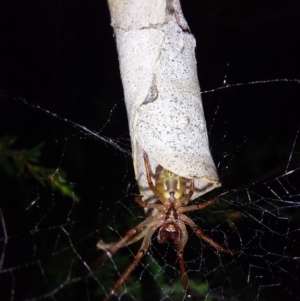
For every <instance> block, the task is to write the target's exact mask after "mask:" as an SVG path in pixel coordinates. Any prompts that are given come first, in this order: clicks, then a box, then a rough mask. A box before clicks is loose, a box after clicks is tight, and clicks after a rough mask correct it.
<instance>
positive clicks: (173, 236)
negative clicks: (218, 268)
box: [97, 153, 233, 301]
mask: <svg viewBox="0 0 300 301" xmlns="http://www.w3.org/2000/svg"><path fill="white" fill-rule="evenodd" d="M144 161H145V167H146V175H147V181H148V185H149V187H150V188H151V190H152V191H153V193H154V194H155V196H156V197H157V198H158V201H159V202H158V203H154V204H153V203H152V204H149V203H146V202H143V201H142V197H141V196H138V197H136V198H135V201H136V202H137V203H138V204H139V205H140V206H142V207H144V208H146V209H153V210H152V211H151V213H150V216H149V217H147V218H146V219H145V220H144V221H143V222H141V223H140V224H138V225H137V226H135V227H134V228H132V229H131V230H129V231H128V232H127V233H126V235H125V236H124V237H123V238H121V239H120V240H119V241H118V242H116V243H109V244H106V243H104V242H103V241H102V240H100V241H99V242H98V244H97V247H98V248H99V249H102V250H105V251H106V256H109V257H111V256H112V255H114V254H115V253H116V252H117V251H118V250H119V249H120V248H122V247H124V246H127V245H129V244H132V243H134V242H136V241H138V240H140V239H141V238H144V239H143V242H142V245H141V247H140V249H139V251H138V253H137V254H136V256H135V258H134V260H133V262H132V263H131V264H130V265H129V267H128V268H127V269H126V271H125V272H124V273H123V274H122V275H121V277H120V278H119V280H118V281H117V282H116V284H115V285H114V287H113V289H112V290H111V291H110V292H109V293H108V294H107V296H106V298H105V299H104V301H108V300H109V299H110V298H111V296H112V295H113V294H114V293H115V292H116V291H117V290H118V289H119V287H120V286H121V285H122V284H123V283H124V281H125V280H126V279H127V277H128V276H129V275H130V273H131V272H132V271H133V270H134V268H135V267H136V266H137V265H138V264H139V262H140V260H141V258H142V257H143V256H144V254H145V253H146V251H147V249H148V247H149V244H150V242H151V238H152V235H153V234H154V232H156V231H157V230H158V236H157V240H158V242H159V243H163V242H165V241H166V240H172V241H173V242H174V244H175V245H176V248H177V258H178V263H179V268H180V273H181V278H182V284H183V288H184V292H185V295H186V296H189V295H190V292H189V288H188V278H187V274H186V268H185V263H184V259H183V251H184V246H185V244H186V242H187V239H188V233H187V229H186V225H188V226H189V227H190V228H191V229H192V230H193V231H194V232H195V233H196V235H197V236H198V237H199V238H201V239H202V240H204V241H205V242H206V243H208V244H209V245H211V246H212V247H214V248H215V249H217V250H218V251H219V252H224V253H230V254H233V253H232V252H231V251H230V250H228V249H226V248H224V247H222V246H221V245H219V244H218V243H216V242H215V241H213V240H212V239H211V238H210V237H208V236H206V235H205V234H204V233H203V231H202V230H201V229H200V228H199V227H198V226H197V225H196V224H195V223H194V222H193V221H192V220H191V219H190V218H189V217H187V216H186V215H185V214H184V213H185V212H188V211H193V210H200V209H203V208H205V207H206V206H208V205H210V204H212V203H214V202H215V201H216V198H214V199H212V200H209V201H206V202H204V203H201V204H197V205H191V206H186V205H187V204H188V203H189V202H190V201H191V200H190V199H191V197H192V195H193V192H194V180H191V181H190V186H189V192H188V193H187V194H185V192H186V187H187V180H186V179H185V178H183V177H180V176H178V175H176V174H174V173H172V172H171V171H168V170H165V169H162V170H160V171H159V172H158V173H157V174H156V177H155V185H154V184H153V182H152V178H151V171H150V166H149V161H148V156H147V154H146V153H144Z"/></svg>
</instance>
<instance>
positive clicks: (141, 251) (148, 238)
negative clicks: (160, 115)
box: [103, 224, 161, 301]
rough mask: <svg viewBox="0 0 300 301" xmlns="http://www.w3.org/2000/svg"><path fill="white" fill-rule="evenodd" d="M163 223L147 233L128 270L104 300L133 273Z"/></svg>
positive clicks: (106, 300)
mask: <svg viewBox="0 0 300 301" xmlns="http://www.w3.org/2000/svg"><path fill="white" fill-rule="evenodd" d="M160 226H161V224H159V225H158V226H155V227H152V228H151V229H149V232H148V233H147V234H146V236H145V238H144V240H143V243H142V246H141V248H140V249H139V250H138V252H137V254H136V255H135V257H134V259H133V262H132V263H131V264H130V266H129V267H128V268H127V269H126V271H125V272H124V273H123V274H122V275H121V276H120V278H119V280H118V281H117V282H116V283H115V285H114V287H113V288H112V289H111V291H110V292H109V293H108V294H107V295H106V297H105V298H104V299H103V301H108V300H109V299H110V298H111V297H112V295H114V294H115V292H116V291H117V290H118V289H119V288H120V286H121V285H122V284H123V283H124V282H125V280H126V279H127V278H128V276H129V275H130V274H131V273H132V271H133V270H134V269H135V268H136V266H137V265H138V264H139V262H140V261H141V259H142V257H143V256H144V255H145V254H146V252H147V250H148V247H149V244H150V241H151V237H152V235H153V234H154V232H155V231H156V229H157V228H158V227H160Z"/></svg>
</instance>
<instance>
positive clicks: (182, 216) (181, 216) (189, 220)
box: [179, 214, 236, 255]
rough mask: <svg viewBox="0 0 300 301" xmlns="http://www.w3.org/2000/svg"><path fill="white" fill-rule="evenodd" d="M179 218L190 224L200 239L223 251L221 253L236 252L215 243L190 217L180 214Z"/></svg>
mask: <svg viewBox="0 0 300 301" xmlns="http://www.w3.org/2000/svg"><path fill="white" fill-rule="evenodd" d="M179 219H180V220H181V221H183V222H184V223H185V224H186V225H188V226H190V227H191V228H192V230H193V231H194V232H195V233H196V235H197V236H198V237H199V238H200V239H202V240H204V241H205V242H206V243H208V244H209V245H210V246H212V247H214V248H215V249H217V251H219V252H223V253H229V254H231V255H233V254H234V253H236V252H232V251H230V250H228V249H226V248H224V247H223V246H221V245H219V244H218V243H216V242H215V241H214V240H213V239H211V238H210V237H208V236H207V235H205V234H204V232H203V231H202V230H201V229H200V228H199V227H198V226H197V225H196V224H195V223H194V222H193V221H192V220H191V219H190V218H188V217H187V216H186V215H184V214H181V215H180V217H179Z"/></svg>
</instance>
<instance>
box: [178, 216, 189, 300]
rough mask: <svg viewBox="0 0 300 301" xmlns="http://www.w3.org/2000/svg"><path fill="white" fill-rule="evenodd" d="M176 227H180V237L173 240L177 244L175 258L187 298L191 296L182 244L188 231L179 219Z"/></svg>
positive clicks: (183, 244) (186, 237)
mask: <svg viewBox="0 0 300 301" xmlns="http://www.w3.org/2000/svg"><path fill="white" fill-rule="evenodd" d="M178 227H179V229H180V232H181V235H180V238H179V239H178V240H177V241H175V244H176V245H177V259H178V263H179V269H180V274H181V280H182V285H183V289H184V293H185V297H188V298H189V297H191V293H190V289H189V284H188V282H189V278H188V276H187V273H186V268H185V262H184V258H183V251H184V246H185V244H186V242H187V239H188V233H187V230H186V227H185V225H184V223H182V222H180V221H179V223H178Z"/></svg>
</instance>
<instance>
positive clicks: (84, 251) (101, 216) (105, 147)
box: [0, 1, 300, 300]
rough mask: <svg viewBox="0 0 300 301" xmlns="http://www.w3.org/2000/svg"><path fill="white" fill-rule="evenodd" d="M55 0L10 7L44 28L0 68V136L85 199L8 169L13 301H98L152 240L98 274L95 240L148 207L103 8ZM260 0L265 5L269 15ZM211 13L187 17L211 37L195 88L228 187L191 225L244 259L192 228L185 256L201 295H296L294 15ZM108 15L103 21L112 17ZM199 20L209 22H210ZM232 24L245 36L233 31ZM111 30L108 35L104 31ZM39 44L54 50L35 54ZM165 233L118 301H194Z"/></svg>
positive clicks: (116, 233) (8, 280) (4, 274)
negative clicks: (142, 203)
mask: <svg viewBox="0 0 300 301" xmlns="http://www.w3.org/2000/svg"><path fill="white" fill-rule="evenodd" d="M54 3H55V4H54V6H53V7H51V5H50V6H49V4H47V3H43V4H41V3H39V4H34V3H32V4H31V6H30V7H28V6H26V5H25V4H24V6H23V7H22V9H20V10H16V9H14V10H13V11H14V13H16V14H17V16H18V17H20V16H21V17H23V19H22V18H21V19H20V20H19V21H18V22H21V23H22V22H23V23H22V24H27V23H26V22H24V21H28V20H29V19H30V20H32V16H35V17H36V18H37V20H35V21H34V23H33V24H29V25H27V26H29V27H26V26H25V29H24V30H25V35H24V37H22V36H21V35H17V37H18V39H16V40H17V41H19V42H20V44H22V43H24V45H27V44H26V43H25V38H26V39H28V38H30V40H29V41H30V43H31V46H30V47H28V46H25V49H24V50H23V52H20V53H19V57H13V56H12V57H11V59H12V58H13V59H14V64H13V65H10V64H9V63H7V62H4V63H3V64H2V66H4V67H3V70H4V71H2V73H1V82H0V83H1V85H2V86H3V88H5V89H6V90H9V91H11V92H12V93H7V92H4V91H3V92H1V94H0V96H1V102H0V105H1V109H0V113H1V118H0V122H1V126H0V129H1V136H3V135H7V134H9V135H15V136H17V137H18V144H17V147H19V148H22V147H24V148H26V147H32V146H34V145H36V144H38V143H39V142H41V141H45V147H44V149H43V154H42V157H41V161H42V162H43V164H45V165H46V166H51V167H53V166H54V167H55V174H53V176H54V175H60V174H61V173H62V172H63V171H66V172H67V174H68V181H69V184H70V185H71V187H72V190H73V191H74V194H75V193H76V195H78V196H79V197H80V201H79V202H76V201H74V200H72V199H71V198H66V197H63V196H61V194H60V193H59V192H58V191H56V190H55V189H54V188H49V187H48V188H47V187H41V185H40V184H39V183H37V182H36V181H34V179H32V177H30V176H29V175H27V176H24V175H15V177H14V178H13V179H12V178H8V176H7V175H5V174H4V173H1V211H0V219H1V226H0V233H1V234H0V283H1V290H0V299H1V300H101V299H102V298H103V297H104V296H105V294H106V293H108V291H109V290H110V288H111V287H112V286H113V284H114V283H115V281H116V280H117V279H118V278H119V276H120V275H121V274H122V272H123V271H124V270H125V269H126V267H127V266H128V265H129V264H130V263H131V262H132V260H133V256H134V254H136V252H137V250H138V248H139V246H140V244H141V243H140V242H137V243H135V244H133V245H130V246H129V247H125V248H123V249H121V250H120V251H119V252H118V253H117V254H116V255H115V256H113V257H112V258H111V259H110V260H109V261H107V262H106V263H103V264H100V265H95V264H94V263H95V262H96V261H97V258H98V257H99V256H100V255H101V254H102V253H103V252H102V251H99V250H97V249H96V243H97V241H98V240H99V239H100V238H101V239H103V240H104V241H105V242H112V241H116V240H118V239H119V238H120V237H122V236H123V235H124V234H125V233H126V231H127V230H129V229H131V228H132V227H133V226H134V225H136V224H138V223H139V222H141V221H142V220H144V219H145V213H144V211H143V209H142V208H140V207H139V206H138V205H137V204H136V203H135V202H134V194H138V190H137V185H136V182H135V180H134V175H133V170H132V160H131V156H130V140H129V136H128V128H127V120H126V114H125V107H124V104H123V101H122V88H121V85H120V80H119V70H118V62H117V54H116V50H115V45H114V40H113V37H112V32H111V29H110V27H109V23H110V21H109V16H108V13H107V8H106V7H105V5H104V4H89V5H87V4H86V3H85V4H84V6H83V4H80V2H76V1H75V2H74V1H73V2H72V5H71V4H67V2H61V3H60V4H59V3H58V2H57V3H56V2H54ZM74 3H75V4H74ZM91 3H92V2H91ZM260 3H262V4H261V6H260V7H259V9H258V10H257V11H258V12H264V7H265V6H264V2H263V1H261V2H260ZM98 5H99V6H98ZM198 5H200V6H201V7H200V8H199V9H198ZM214 5H215V6H214ZM214 5H213V4H208V3H206V2H205V1H203V2H202V3H200V4H197V3H193V4H192V5H191V6H188V5H187V4H186V5H185V6H184V7H183V8H184V10H185V11H184V12H185V16H186V18H187V20H188V22H189V24H190V26H191V29H192V32H193V33H194V34H195V36H196V39H197V41H201V43H200V46H199V48H197V51H198V52H199V54H200V56H199V57H198V62H199V69H200V70H201V72H200V74H199V78H200V82H201V87H202V90H203V91H204V92H203V93H202V96H203V104H204V109H205V115H206V119H207V125H208V129H209V137H210V146H211V151H212V154H213V157H214V160H215V163H216V165H217V168H218V171H219V175H220V178H221V180H222V184H223V185H222V187H221V188H220V189H218V190H216V191H213V192H211V193H210V194H209V195H204V196H203V198H202V199H198V200H195V201H194V203H198V202H202V201H204V200H207V199H209V198H211V197H214V196H218V202H217V203H216V204H213V205H210V206H208V207H206V208H205V209H203V210H200V211H194V212H191V213H189V214H188V215H189V217H191V219H192V220H194V221H195V222H196V224H197V225H198V226H199V227H200V228H201V229H202V230H203V231H204V232H205V233H206V235H208V236H209V237H211V238H212V239H214V240H215V241H216V242H218V243H219V244H221V245H223V246H224V247H226V248H228V249H230V250H235V251H237V253H236V254H234V255H233V256H231V255H228V254H222V253H218V252H217V251H216V250H214V249H212V248H211V247H210V246H208V245H207V244H206V243H205V242H203V241H202V240H200V239H199V238H198V237H197V236H196V235H195V234H193V233H192V231H191V230H190V229H188V231H189V234H190V235H189V240H188V242H187V245H186V247H185V255H184V257H185V261H186V265H187V272H188V277H189V284H190V287H191V293H192V300H271V299H272V300H273V299H274V296H276V297H277V299H278V300H284V299H289V300H299V299H300V298H299V296H300V291H299V285H300V283H299V282H300V281H299V280H300V277H299V270H300V262H299V258H300V243H299V238H300V237H299V229H300V222H299V221H300V208H299V205H300V184H299V183H300V181H299V176H300V157H299V156H300V136H299V135H300V134H299V131H300V127H299V126H300V123H299V110H297V107H296V104H297V102H298V100H299V96H300V95H299V94H300V85H299V82H298V80H297V79H299V78H300V74H299V59H298V56H299V53H300V52H299V48H297V46H296V41H295V40H297V39H296V37H297V30H296V28H297V27H296V26H295V25H297V23H295V21H294V20H295V19H294V17H295V15H296V16H297V11H296V9H295V7H294V9H293V6H291V5H290V6H291V7H290V8H289V9H288V8H287V7H286V6H284V7H282V6H280V5H279V4H278V5H277V6H276V9H275V8H272V9H271V12H270V13H269V14H265V15H264V17H261V15H260V13H253V12H252V13H251V10H250V12H248V14H246V16H245V15H244V18H241V17H240V15H241V14H243V12H244V13H245V8H243V7H241V4H237V2H235V1H229V2H228V3H226V4H222V3H221V2H220V3H218V5H217V4H214ZM243 5H245V3H243ZM95 7H96V8H95ZM49 8H50V9H49ZM233 8H234V9H233ZM250 8H251V6H250V5H249V7H248V8H247V9H250ZM70 9H71V10H70ZM252 9H253V8H252ZM269 9H270V8H269ZM99 10H103V11H106V14H103V15H101V16H102V17H103V18H100V19H101V20H100V21H99V14H97V13H96V11H99ZM197 10H198V14H197V15H195V14H193V11H197ZM29 11H30V13H29ZM70 11H72V12H70ZM229 12H230V13H229ZM199 14H200V15H199ZM205 14H210V16H211V18H212V20H210V19H209V18H208V17H205ZM272 14H273V16H275V17H272V18H271V15H272ZM45 16H47V18H45ZM234 16H235V17H234ZM200 17H201V18H202V19H201V20H202V21H200V23H201V22H206V23H205V24H202V23H201V24H199V18H200ZM27 18H28V20H27ZM230 18H233V19H232V20H233V21H229V19H230ZM7 19H9V18H7ZM241 19H243V20H241ZM262 19H263V20H265V21H262ZM13 20H14V19H13ZM216 20H218V26H217V25H215V23H216ZM249 20H252V21H253V22H252V21H251V22H250V21H249ZM288 20H289V21H288ZM15 21H16V20H15ZM235 21H239V23H238V24H239V27H241V28H240V29H237V28H236V27H235V26H233V25H232V24H231V23H230V22H232V23H234V22H235ZM247 21H248V22H249V24H247ZM11 22H12V21H11ZM51 22H52V23H51ZM99 22H100V24H101V28H98V27H99V25H97V26H96V25H95V24H99ZM12 23H13V22H12ZM50 23H51V24H52V25H51V24H50ZM17 24H20V23H17ZM49 24H50V25H49ZM224 24H225V25H226V27H225V28H223V30H221V29H220V28H222V26H224ZM37 25H38V26H37ZM204 25H206V27H205V33H203V32H202V28H203V26H204ZM198 27H201V29H199V28H198ZM26 28H27V31H28V32H29V31H31V30H34V32H33V34H32V33H30V34H29V33H27V31H26ZM38 28H43V29H42V30H40V31H39V29H38ZM94 28H98V29H97V30H96V29H94ZM14 30H15V31H14ZM11 31H12V32H10V35H11V34H12V33H13V34H17V30H16V29H14V28H12V29H11ZM272 32H276V34H277V36H276V39H275V38H274V39H273V38H272V37H270V35H271V33H272ZM71 33H72V34H74V36H72V34H71ZM89 35H90V37H89ZM100 35H101V37H102V38H101V42H100V41H99V36H100ZM208 35H212V36H213V35H216V37H215V38H214V39H212V38H211V37H208ZM44 36H48V38H42V37H44ZM22 39H24V41H23V40H22ZM36 40H37V41H38V42H35V41H36ZM78 40H82V42H80V43H79V42H78ZM265 40H266V41H265ZM277 40H279V41H280V43H277V42H276V41H277ZM95 41H96V42H95ZM97 41H98V42H97ZM30 43H29V44H30ZM198 44H199V42H198ZM8 45H9V44H7V45H6V46H5V47H6V48H5V49H14V50H15V49H16V44H14V42H12V48H9V47H11V46H8ZM51 45H56V47H54V46H51ZM57 46H59V47H60V48H57ZM26 47H28V49H27V48H26ZM51 47H52V48H51ZM46 49H47V51H48V52H46ZM297 49H298V50H297ZM33 50H34V51H33ZM41 50H43V51H44V55H37V53H40V52H41ZM32 51H33V53H32ZM97 51H98V52H97ZM98 53H102V58H99V55H98ZM111 53H112V54H111ZM44 56H46V57H47V59H48V61H49V62H50V63H45V62H46V60H45V58H44ZM4 57H5V58H7V57H9V56H8V51H7V53H6V56H4ZM28 58H32V59H33V58H34V59H35V60H36V62H35V64H31V63H30V62H31V60H29V59H28ZM107 58H111V59H110V60H108V59H107ZM74 62H76V64H75V63H74ZM81 62H82V63H81ZM52 65H53V66H52ZM11 66H14V68H11ZM29 66H30V68H29ZM43 69H45V70H43ZM28 70H29V71H28ZM99 70H100V71H99ZM297 72H298V73H297ZM89 73H90V75H89V76H88V75H87V74H89ZM3 74H5V76H6V77H4V75H3ZM24 74H25V75H26V76H24ZM36 74H39V76H37V75H36ZM78 74H84V76H82V77H79V75H78ZM40 75H43V76H40ZM26 77H28V78H26ZM253 80H255V84H253V82H252V81H253ZM265 80H267V81H271V82H264V81H265ZM32 83H35V85H32ZM99 83H100V86H99ZM237 83H241V85H236V84H237ZM248 83H250V84H248ZM16 95H22V97H18V96H16ZM104 100H105V101H104ZM194 203H192V204H194ZM156 235H157V234H155V235H154V236H153V239H152V243H151V246H150V248H149V250H148V252H147V254H146V255H145V256H144V258H143V259H142V262H141V264H140V265H139V266H138V267H137V268H136V270H135V271H134V272H133V273H132V275H131V276H130V277H129V278H128V279H127V280H126V282H125V284H124V285H123V286H122V287H121V288H120V290H119V291H118V293H117V295H116V297H114V298H115V299H116V300H182V298H183V289H182V284H181V277H180V273H179V268H178V262H177V258H176V252H175V248H174V245H173V244H172V243H169V242H166V243H164V244H158V242H157V240H156Z"/></svg>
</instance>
